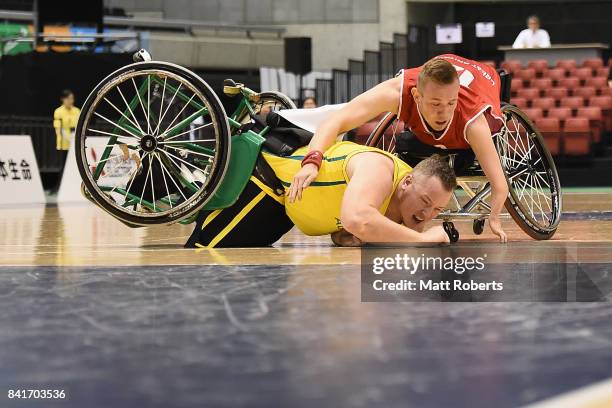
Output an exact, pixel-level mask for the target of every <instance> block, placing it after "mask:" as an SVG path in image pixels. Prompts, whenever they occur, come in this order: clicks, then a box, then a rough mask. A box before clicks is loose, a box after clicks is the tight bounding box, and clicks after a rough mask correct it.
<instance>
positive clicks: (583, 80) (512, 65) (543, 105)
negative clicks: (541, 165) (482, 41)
mask: <svg viewBox="0 0 612 408" xmlns="http://www.w3.org/2000/svg"><path fill="white" fill-rule="evenodd" d="M500 67H502V68H504V69H506V70H507V71H510V72H511V73H512V74H513V79H512V83H511V95H512V99H511V101H512V103H514V104H515V105H516V106H518V107H520V108H521V109H523V110H524V111H525V113H526V114H527V115H528V116H529V118H530V119H531V120H532V121H534V122H535V123H536V125H537V126H539V127H540V128H541V129H540V130H541V131H542V134H543V135H544V138H545V140H546V143H547V145H548V147H549V148H550V150H551V152H552V154H553V155H556V156H558V155H565V156H581V155H590V154H592V153H593V151H595V150H599V151H603V149H598V147H602V146H603V145H604V143H605V140H606V139H605V135H606V132H612V89H611V88H610V87H609V86H608V76H609V73H610V65H609V62H608V65H606V64H604V61H603V60H602V59H599V58H590V59H585V60H584V61H583V62H582V64H580V65H578V64H577V63H576V61H574V60H560V61H558V62H557V63H556V64H555V66H554V67H552V66H548V63H547V62H546V61H545V60H533V61H530V62H529V63H528V64H526V65H523V64H521V63H520V62H519V61H514V60H508V61H503V62H502V63H501V64H500Z"/></svg>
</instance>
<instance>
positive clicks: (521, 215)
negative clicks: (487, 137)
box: [502, 104, 562, 240]
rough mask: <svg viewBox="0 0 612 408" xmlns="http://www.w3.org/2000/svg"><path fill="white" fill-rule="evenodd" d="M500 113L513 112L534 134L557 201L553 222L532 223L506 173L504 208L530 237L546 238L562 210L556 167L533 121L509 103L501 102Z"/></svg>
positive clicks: (555, 225)
mask: <svg viewBox="0 0 612 408" xmlns="http://www.w3.org/2000/svg"><path fill="white" fill-rule="evenodd" d="M502 114H503V115H504V116H505V115H506V114H513V115H516V116H518V117H519V118H520V119H521V120H522V121H523V122H524V124H525V125H526V127H529V129H528V130H529V131H530V132H531V133H533V134H534V135H535V138H534V143H535V146H536V149H537V150H538V153H539V154H540V156H541V157H542V158H543V163H544V164H545V166H546V170H547V172H548V176H549V178H550V179H551V181H552V183H551V188H552V189H553V190H554V191H553V193H554V194H556V197H557V202H556V203H555V206H556V209H555V217H556V220H555V222H554V223H553V224H552V225H551V226H550V227H549V228H542V227H541V226H539V225H537V224H536V223H534V222H533V221H532V220H531V219H530V217H529V216H528V215H527V214H526V213H525V210H524V209H523V208H522V207H521V206H520V205H519V204H518V203H517V201H518V199H517V192H516V191H515V190H514V189H513V188H512V184H511V182H510V179H509V178H508V175H507V174H506V180H507V181H508V188H509V194H508V199H507V200H506V202H505V207H506V210H508V213H510V216H511V217H512V219H513V220H514V222H516V224H517V225H518V226H519V227H520V228H521V229H522V230H523V231H524V232H525V233H526V234H527V235H529V236H530V237H531V238H533V239H537V240H546V239H550V238H551V237H552V236H553V235H555V232H557V226H558V224H559V222H560V220H561V210H562V195H561V183H560V181H559V174H558V173H557V168H556V166H555V162H554V160H553V158H552V155H551V154H550V152H549V151H548V148H547V147H546V143H545V142H544V138H543V137H542V134H541V133H540V131H539V130H538V129H537V128H536V126H535V125H534V124H533V122H532V121H531V120H530V119H529V118H528V117H527V116H526V115H525V114H524V113H523V112H522V111H521V110H520V109H519V108H518V107H516V106H515V105H511V104H503V105H502Z"/></svg>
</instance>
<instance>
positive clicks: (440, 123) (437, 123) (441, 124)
mask: <svg viewBox="0 0 612 408" xmlns="http://www.w3.org/2000/svg"><path fill="white" fill-rule="evenodd" d="M436 125H438V126H444V125H446V121H445V120H443V121H439V120H437V121H436Z"/></svg>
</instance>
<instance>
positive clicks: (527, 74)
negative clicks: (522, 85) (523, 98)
mask: <svg viewBox="0 0 612 408" xmlns="http://www.w3.org/2000/svg"><path fill="white" fill-rule="evenodd" d="M513 75H514V78H518V79H522V80H523V82H527V83H528V82H531V81H532V80H534V79H535V77H536V71H535V69H533V68H524V69H521V70H518V71H515V72H514V74H513Z"/></svg>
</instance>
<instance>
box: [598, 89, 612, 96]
mask: <svg viewBox="0 0 612 408" xmlns="http://www.w3.org/2000/svg"><path fill="white" fill-rule="evenodd" d="M600 92H601V94H600V95H602V96H612V88H610V87H607V88H604V89H601V90H600Z"/></svg>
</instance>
